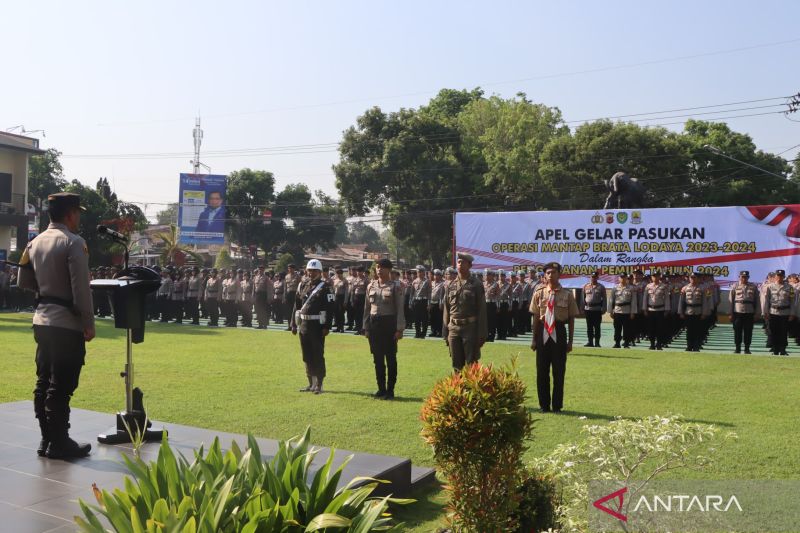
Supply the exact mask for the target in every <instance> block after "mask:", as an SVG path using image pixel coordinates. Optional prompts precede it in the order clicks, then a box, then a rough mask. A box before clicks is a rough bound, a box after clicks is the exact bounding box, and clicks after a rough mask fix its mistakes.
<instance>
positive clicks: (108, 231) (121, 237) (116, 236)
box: [97, 224, 128, 243]
mask: <svg viewBox="0 0 800 533" xmlns="http://www.w3.org/2000/svg"><path fill="white" fill-rule="evenodd" d="M97 233H103V234H105V235H108V236H109V237H111V238H112V239H116V240H118V241H122V242H126V243H127V242H128V238H127V237H126V236H125V235H123V234H122V233H120V232H118V231H114V230H113V229H111V228H109V227H108V226H104V225H102V224H100V225H99V226H97Z"/></svg>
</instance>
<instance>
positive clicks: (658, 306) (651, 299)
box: [644, 281, 670, 311]
mask: <svg viewBox="0 0 800 533" xmlns="http://www.w3.org/2000/svg"><path fill="white" fill-rule="evenodd" d="M644 299H645V300H644V304H645V309H646V310H647V311H669V310H670V293H669V286H668V285H667V284H666V283H662V282H660V281H659V282H658V283H656V282H652V283H648V284H647V287H645V291H644Z"/></svg>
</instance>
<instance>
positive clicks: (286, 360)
mask: <svg viewBox="0 0 800 533" xmlns="http://www.w3.org/2000/svg"><path fill="white" fill-rule="evenodd" d="M147 328H148V329H147V336H146V340H145V342H144V344H140V345H137V346H135V348H134V353H135V359H134V361H135V365H136V367H135V370H136V384H137V385H138V386H139V387H141V388H142V389H143V390H144V392H145V403H146V405H147V408H148V411H149V414H150V415H151V417H153V418H154V419H158V420H161V421H165V422H174V423H181V424H188V425H193V426H199V427H204V428H212V429H218V430H221V431H230V432H236V433H247V432H250V433H254V434H255V435H258V436H262V437H269V438H277V439H284V438H288V437H291V436H293V435H297V434H299V433H302V432H303V430H304V429H305V427H306V426H311V428H312V437H313V441H314V442H315V443H316V444H320V445H325V446H334V447H337V448H345V449H350V450H358V451H366V452H373V453H381V454H387V455H396V456H404V457H409V458H411V459H412V460H413V462H414V463H415V464H421V465H431V464H432V461H431V453H430V450H429V449H427V448H426V446H425V445H424V444H423V442H422V440H421V439H420V437H419V431H420V422H419V410H420V406H421V402H422V401H423V399H424V398H425V396H426V395H427V393H428V392H429V391H430V389H431V386H432V385H433V384H434V383H435V382H436V380H437V379H439V378H441V377H442V376H444V375H446V374H447V373H448V372H449V371H450V365H449V357H448V355H447V349H446V347H445V346H444V343H443V342H441V341H430V340H428V341H424V340H416V339H404V340H403V341H402V342H401V343H400V351H399V355H398V360H399V379H398V385H397V390H396V394H397V396H398V398H397V399H396V400H395V401H393V402H383V401H378V400H374V399H372V398H371V397H370V396H371V394H372V393H373V392H374V390H375V382H374V373H373V366H372V358H371V356H370V354H369V350H368V347H367V343H366V340H365V339H364V338H363V337H357V336H354V335H336V334H332V335H331V336H330V337H329V338H328V341H327V346H326V352H327V357H326V359H327V367H328V378H327V379H326V381H325V388H326V393H325V394H323V395H321V396H313V395H309V394H301V393H299V392H297V389H298V387H300V386H302V385H305V375H304V371H303V366H302V362H301V360H300V348H299V342H298V340H297V338H295V337H293V336H292V335H291V334H289V333H286V332H282V331H257V330H242V329H236V330H233V329H208V328H200V327H191V326H177V325H173V324H157V323H151V324H148V326H147ZM124 345H125V343H124V332H123V331H122V330H115V329H113V328H112V327H111V323H110V322H109V321H99V322H98V337H97V339H95V340H94V341H93V342H92V343H91V344H89V346H88V354H87V358H86V366H85V368H84V370H83V373H82V375H81V384H80V387H79V388H78V390H77V392H76V394H75V396H74V398H73V405H74V406H75V407H80V408H84V409H92V410H96V411H105V412H109V413H112V412H114V411H116V410H118V409H120V408H124V383H123V380H122V379H121V378H119V377H118V376H119V372H120V371H121V370H122V367H123V363H124ZM34 346H35V345H34V342H33V336H32V332H31V329H30V315H26V314H2V315H0V354H2V355H1V356H0V376H2V377H0V379H2V387H0V402H9V401H16V400H27V399H31V390H32V389H33V384H34V378H35V375H34V349H35V348H34ZM483 354H484V356H483V361H484V362H487V363H489V362H491V363H499V364H503V363H507V362H509V361H510V359H511V358H512V357H514V356H519V369H520V373H521V375H522V377H523V378H524V380H525V381H526V382H527V383H528V386H529V399H528V405H529V407H530V409H531V411H532V412H533V413H534V418H535V426H534V438H533V440H532V441H531V443H530V450H529V451H528V456H530V457H533V456H537V455H542V454H545V453H547V452H549V451H550V450H552V449H553V447H554V446H555V445H557V444H559V443H563V442H569V441H573V440H575V439H576V438H577V437H578V435H579V432H580V428H581V427H582V426H583V425H584V424H597V423H604V422H606V421H608V420H611V419H613V418H614V417H615V416H624V417H644V416H648V415H652V414H668V413H677V414H681V415H683V416H684V417H685V418H686V419H688V420H692V421H698V422H705V423H710V424H716V425H718V426H720V427H721V428H722V429H724V430H732V431H735V432H736V433H737V435H738V437H739V438H738V439H737V440H735V441H732V442H731V443H729V444H727V445H726V446H725V447H724V448H723V449H722V450H721V451H720V452H719V454H718V458H717V461H716V463H715V465H714V466H713V467H712V468H711V469H709V470H707V471H705V472H702V473H691V472H690V473H681V475H682V476H687V475H693V476H694V477H704V478H713V479H789V478H797V476H798V473H800V424H798V421H799V420H800V416H798V407H799V406H800V358H795V357H791V358H785V357H783V358H781V357H760V356H744V355H732V354H731V355H723V354H707V353H691V354H690V353H683V352H650V351H646V350H624V351H623V350H613V349H591V348H576V351H575V352H574V353H573V354H571V355H570V357H569V360H568V364H567V381H566V388H565V391H566V392H565V406H564V411H563V412H562V413H561V414H547V415H542V414H539V413H538V405H537V403H536V400H535V396H536V391H535V365H534V357H533V353H532V352H531V351H530V349H528V348H527V347H525V346H524V345H522V344H516V345H514V344H493V345H488V346H487V347H486V348H485V349H484V352H483ZM31 416H33V414H32V413H31ZM415 497H417V498H418V499H419V500H420V501H419V503H417V504H415V505H414V506H413V507H411V508H410V509H408V510H407V511H405V512H403V513H402V518H403V519H404V520H405V521H406V523H407V524H409V526H410V528H409V529H410V530H413V531H420V532H421V531H432V530H434V529H435V528H436V526H437V525H438V524H439V523H440V518H441V514H442V511H441V505H442V502H443V496H442V494H441V493H440V492H438V490H437V489H432V490H429V491H427V492H425V493H421V494H417V495H415Z"/></svg>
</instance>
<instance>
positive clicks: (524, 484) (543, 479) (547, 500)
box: [516, 469, 559, 533]
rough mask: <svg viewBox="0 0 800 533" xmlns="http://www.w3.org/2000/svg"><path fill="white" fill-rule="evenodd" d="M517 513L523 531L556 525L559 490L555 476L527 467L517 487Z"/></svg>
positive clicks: (534, 530)
mask: <svg viewBox="0 0 800 533" xmlns="http://www.w3.org/2000/svg"><path fill="white" fill-rule="evenodd" d="M517 491H518V493H519V508H518V509H517V512H516V515H517V517H518V520H519V531H520V532H521V533H528V532H531V531H532V532H538V531H547V530H549V529H554V528H555V527H556V524H557V522H556V508H557V507H558V505H559V502H558V490H557V488H556V481H555V479H554V478H553V476H551V475H549V474H543V473H540V472H537V471H535V470H533V469H526V470H525V472H524V473H523V476H522V479H521V481H520V484H519V488H518V489H517Z"/></svg>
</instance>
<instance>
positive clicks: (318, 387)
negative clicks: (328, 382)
mask: <svg viewBox="0 0 800 533" xmlns="http://www.w3.org/2000/svg"><path fill="white" fill-rule="evenodd" d="M315 379H316V382H317V384H316V387H314V390H313V391H312V392H313V393H314V394H322V380H323V379H324V378H315Z"/></svg>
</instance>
